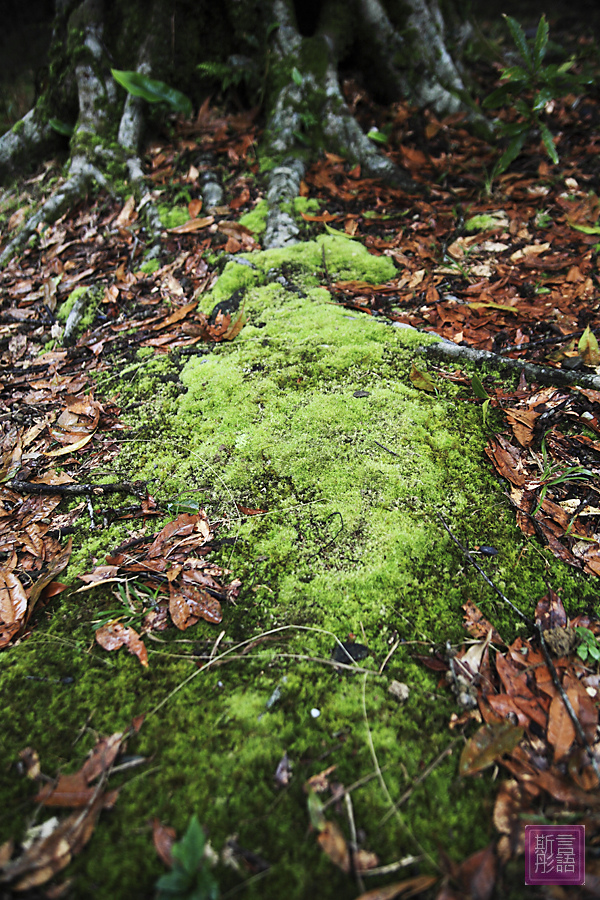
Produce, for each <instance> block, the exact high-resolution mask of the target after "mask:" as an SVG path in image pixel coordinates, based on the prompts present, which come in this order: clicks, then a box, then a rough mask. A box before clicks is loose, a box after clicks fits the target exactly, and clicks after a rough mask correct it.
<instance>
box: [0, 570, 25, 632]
mask: <svg viewBox="0 0 600 900" xmlns="http://www.w3.org/2000/svg"><path fill="white" fill-rule="evenodd" d="M26 612H27V595H26V594H25V590H24V588H23V585H22V584H21V582H20V581H19V579H18V578H17V576H16V575H13V573H12V572H7V571H6V570H0V620H1V621H2V622H3V623H4V624H6V625H14V624H18V623H20V622H21V621H22V620H23V619H24V618H25V614H26Z"/></svg>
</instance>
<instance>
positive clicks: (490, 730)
mask: <svg viewBox="0 0 600 900" xmlns="http://www.w3.org/2000/svg"><path fill="white" fill-rule="evenodd" d="M522 738H523V729H522V728H518V727H517V726H515V725H511V724H510V723H509V722H500V723H498V724H491V725H483V726H482V727H481V728H480V729H479V730H478V731H477V732H476V733H475V734H474V735H473V737H472V738H471V739H470V740H469V741H467V743H466V745H465V747H464V749H463V751H462V753H461V756H460V762H459V766H458V768H459V772H460V774H461V775H472V774H473V773H474V772H480V771H481V770H482V769H485V768H487V767H488V766H491V765H492V764H493V763H495V762H497V761H498V760H499V759H500V758H501V757H502V756H504V754H505V753H510V752H511V750H514V748H515V747H516V746H517V744H518V743H519V742H520V741H521V740H522Z"/></svg>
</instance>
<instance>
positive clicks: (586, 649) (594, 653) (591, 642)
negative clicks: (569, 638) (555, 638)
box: [575, 627, 600, 662]
mask: <svg viewBox="0 0 600 900" xmlns="http://www.w3.org/2000/svg"><path fill="white" fill-rule="evenodd" d="M575 631H576V632H577V634H578V635H579V640H580V644H579V646H578V648H577V656H578V657H579V658H580V659H582V660H583V661H584V662H587V660H588V659H593V660H594V662H598V660H600V644H599V643H598V640H597V638H596V635H595V634H594V633H593V632H592V631H590V630H589V628H579V627H578V628H576V629H575Z"/></svg>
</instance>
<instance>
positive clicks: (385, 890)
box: [357, 875, 437, 900]
mask: <svg viewBox="0 0 600 900" xmlns="http://www.w3.org/2000/svg"><path fill="white" fill-rule="evenodd" d="M436 881H437V878H436V877H435V876H434V875H416V876H415V877H414V878H407V879H406V880H405V881H396V882H395V883H394V884H386V885H385V887H378V888H373V890H371V891H367V892H366V893H364V894H361V895H360V897H358V898H357V900H394V897H403V898H405V900H408V898H409V897H417V896H418V895H419V894H424V893H425V891H427V890H429V888H430V887H432V886H433V885H434V884H435V883H436Z"/></svg>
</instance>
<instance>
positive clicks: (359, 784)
mask: <svg viewBox="0 0 600 900" xmlns="http://www.w3.org/2000/svg"><path fill="white" fill-rule="evenodd" d="M389 768H390V763H386V765H385V766H382V767H381V771H382V772H386V771H387V770H388V769H389ZM378 777H379V773H378V772H369V774H368V775H363V777H362V778H359V779H358V780H357V781H353V782H352V784H349V785H348V787H343V788H342V790H341V792H340V793H339V794H338V793H335V794H334V795H333V797H330V798H329V800H326V801H325V803H324V804H323V812H325V810H326V809H327V808H328V807H329V806H331V805H332V804H333V803H337V802H338V800H340V799H341V798H342V797H345V796H346V794H351V793H352V791H355V790H356V788H359V787H362V786H363V785H364V784H368V783H369V781H373V779H374V778H378Z"/></svg>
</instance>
